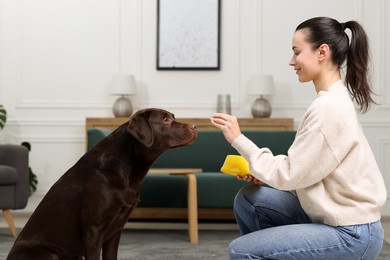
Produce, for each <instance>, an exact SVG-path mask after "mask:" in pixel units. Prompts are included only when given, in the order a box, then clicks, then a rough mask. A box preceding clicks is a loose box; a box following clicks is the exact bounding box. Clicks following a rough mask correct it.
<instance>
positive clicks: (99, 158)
mask: <svg viewBox="0 0 390 260" xmlns="http://www.w3.org/2000/svg"><path fill="white" fill-rule="evenodd" d="M195 138H196V127H195V126H193V125H188V124H183V123H179V122H177V121H176V120H175V119H174V116H173V114H171V113H170V112H168V111H165V110H161V109H145V110H141V111H139V112H137V113H136V114H135V115H134V116H132V117H131V118H130V120H129V122H128V123H125V124H123V125H122V126H120V127H118V129H116V130H115V131H114V132H113V133H112V134H110V135H109V136H108V137H106V138H105V139H104V140H102V141H101V142H100V143H98V144H97V145H96V146H95V147H94V148H93V149H92V150H91V151H89V152H87V153H86V154H85V155H84V156H83V157H81V158H80V160H79V161H78V162H77V163H76V164H75V165H74V166H73V167H72V168H70V169H69V170H68V171H67V172H66V173H65V174H64V175H63V176H62V177H61V178H60V179H59V180H58V181H57V182H56V183H55V184H54V185H53V187H52V188H51V189H50V190H49V192H48V193H47V194H46V196H45V197H44V198H43V200H42V202H41V203H40V204H39V206H38V207H37V209H36V210H35V212H34V213H33V214H32V216H31V217H30V219H29V221H28V222H27V224H26V226H25V227H24V229H23V230H22V232H21V233H20V235H19V236H18V238H17V239H16V241H15V244H14V246H13V248H12V249H11V251H10V253H9V255H8V258H7V259H8V260H23V259H28V260H38V259H39V260H49V259H50V260H51V259H53V260H54V259H55V260H73V259H74V260H76V259H83V258H82V257H85V259H87V260H98V259H100V255H102V259H104V260H113V259H117V251H118V245H119V240H120V236H121V231H122V228H123V226H124V225H125V223H126V222H127V220H128V217H129V215H130V213H131V211H132V210H133V208H134V207H135V206H136V205H137V203H138V194H139V189H140V185H141V182H142V180H143V178H144V176H145V174H146V173H147V172H148V170H149V168H150V167H151V165H152V163H153V162H154V161H155V160H156V159H157V157H158V156H159V155H160V154H161V153H163V152H164V151H165V150H167V149H169V148H174V147H178V146H185V145H190V144H192V142H193V141H194V140H195Z"/></svg>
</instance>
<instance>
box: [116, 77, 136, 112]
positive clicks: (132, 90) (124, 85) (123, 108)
mask: <svg viewBox="0 0 390 260" xmlns="http://www.w3.org/2000/svg"><path fill="white" fill-rule="evenodd" d="M110 93H111V95H119V96H120V97H119V98H118V99H117V100H116V101H115V103H114V106H113V108H112V111H113V112H114V116H115V117H130V116H131V115H132V113H133V105H132V104H131V101H130V99H129V98H128V97H126V96H130V95H134V94H136V93H137V85H136V83H135V78H134V76H133V75H125V74H119V75H113V76H112V84H111V91H110Z"/></svg>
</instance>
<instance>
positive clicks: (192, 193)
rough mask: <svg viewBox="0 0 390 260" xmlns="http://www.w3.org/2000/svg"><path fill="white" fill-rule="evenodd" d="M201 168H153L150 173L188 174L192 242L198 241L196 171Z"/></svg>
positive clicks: (189, 231)
mask: <svg viewBox="0 0 390 260" xmlns="http://www.w3.org/2000/svg"><path fill="white" fill-rule="evenodd" d="M201 171H202V169H200V168H151V169H150V170H149V172H150V173H169V174H170V175H186V176H187V181H188V182H187V187H188V188H187V201H188V202H187V208H188V236H189V238H190V243H191V244H197V243H198V240H199V239H198V195H197V191H196V177H195V175H194V173H196V172H201Z"/></svg>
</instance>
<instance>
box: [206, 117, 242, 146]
mask: <svg viewBox="0 0 390 260" xmlns="http://www.w3.org/2000/svg"><path fill="white" fill-rule="evenodd" d="M210 120H211V123H212V124H213V125H214V126H215V127H216V128H218V129H220V130H221V131H222V133H223V135H224V136H225V138H226V140H227V141H228V142H229V143H232V142H233V140H234V139H235V138H236V137H238V136H239V135H241V131H240V126H239V125H238V122H237V118H236V117H235V116H231V115H228V114H221V113H215V114H214V115H213V116H212V117H211V118H210Z"/></svg>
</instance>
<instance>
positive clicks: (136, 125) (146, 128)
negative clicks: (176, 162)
mask: <svg viewBox="0 0 390 260" xmlns="http://www.w3.org/2000/svg"><path fill="white" fill-rule="evenodd" d="M127 131H128V132H129V133H130V134H131V135H132V136H134V138H135V139H137V141H139V142H140V143H142V144H143V145H145V146H146V147H151V146H152V144H153V141H154V135H153V128H152V126H151V125H150V122H149V112H148V111H146V110H142V111H139V112H137V113H136V114H134V115H133V116H132V117H131V118H130V121H129V125H128V126H127Z"/></svg>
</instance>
